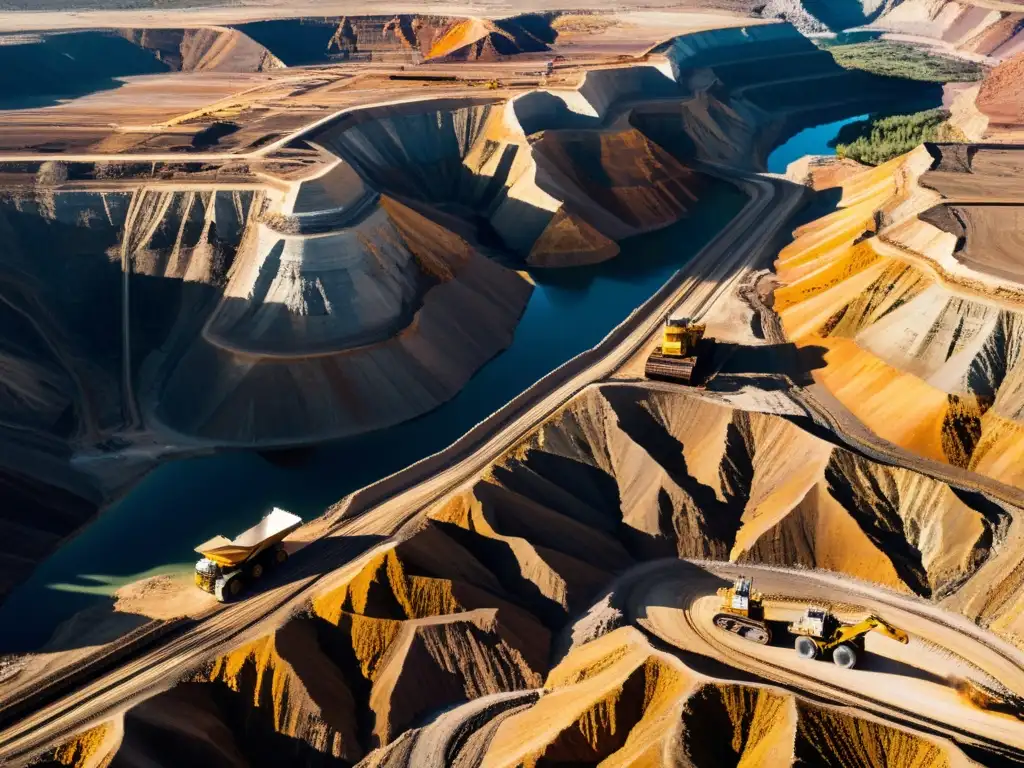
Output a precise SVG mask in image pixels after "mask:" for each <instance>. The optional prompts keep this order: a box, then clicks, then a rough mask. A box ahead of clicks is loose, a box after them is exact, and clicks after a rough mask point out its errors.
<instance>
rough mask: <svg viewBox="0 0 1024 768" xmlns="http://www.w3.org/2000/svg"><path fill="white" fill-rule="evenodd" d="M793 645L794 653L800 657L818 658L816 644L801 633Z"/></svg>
mask: <svg viewBox="0 0 1024 768" xmlns="http://www.w3.org/2000/svg"><path fill="white" fill-rule="evenodd" d="M794 647H795V648H796V655H797V656H799V657H800V658H801V659H816V658H818V653H819V651H818V644H817V643H816V642H814V641H813V640H811V638H809V637H806V636H804V635H801V636H800V637H798V638H797V639H796V643H794Z"/></svg>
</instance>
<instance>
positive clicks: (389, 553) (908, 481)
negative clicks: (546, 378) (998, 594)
mask: <svg viewBox="0 0 1024 768" xmlns="http://www.w3.org/2000/svg"><path fill="white" fill-rule="evenodd" d="M972 503H974V504H975V506H972ZM979 509H982V510H983V511H984V512H986V513H988V508H987V507H984V505H983V504H982V503H981V502H980V501H978V500H974V499H971V498H969V497H968V498H966V499H965V498H961V495H957V494H955V493H953V492H952V491H951V490H950V489H949V488H948V487H947V486H944V485H942V484H941V483H938V482H936V481H934V480H931V479H929V478H926V477H923V476H921V475H916V474H914V473H912V472H909V471H907V470H903V469H898V468H893V467H890V466H886V465H881V464H876V463H873V462H870V461H868V460H866V459H864V458H862V457H860V456H856V455H854V454H851V453H849V452H847V451H845V450H842V449H839V448H837V447H835V446H833V445H832V444H830V443H826V442H823V441H821V440H819V439H818V438H816V437H814V436H812V435H810V434H808V433H806V432H803V431H801V430H800V429H799V428H798V427H797V426H795V425H794V424H792V423H790V422H788V421H786V420H784V419H782V418H780V417H776V416H768V415H764V414H756V413H746V412H741V411H732V410H730V409H728V408H726V407H724V406H720V405H715V404H712V403H710V402H707V401H704V400H701V399H699V398H698V397H695V396H692V395H690V394H686V393H679V392H673V393H668V392H660V391H651V390H649V389H646V388H644V387H642V386H630V385H627V386H622V385H607V386H605V387H602V388H599V389H596V390H589V391H588V392H587V393H586V394H583V395H580V396H578V397H577V398H575V399H574V400H573V401H571V402H570V403H569V404H568V405H567V406H566V407H565V408H564V409H563V411H562V412H561V413H559V414H558V415H556V416H555V417H553V418H552V419H551V420H550V421H549V422H548V423H546V424H544V425H543V426H542V427H541V428H540V429H539V430H538V431H537V432H536V433H535V434H533V435H530V436H528V437H526V438H524V440H523V441H522V442H521V444H519V445H517V446H516V447H515V448H513V449H512V450H510V451H509V452H508V454H507V455H506V456H504V457H502V459H500V460H499V461H498V462H497V463H496V464H495V465H494V466H493V467H491V468H490V469H489V470H487V471H486V472H485V473H484V475H483V476H482V477H481V478H480V480H479V481H478V482H477V483H476V484H475V485H474V486H473V487H472V488H471V489H469V490H467V491H465V492H463V493H460V494H457V495H455V496H454V497H452V498H450V499H448V500H447V501H445V502H443V503H440V504H439V505H438V506H436V507H435V508H433V509H431V510H430V512H429V513H428V515H427V516H426V519H425V520H424V521H423V522H422V523H421V524H420V525H419V526H418V527H417V528H416V529H415V530H413V531H411V532H410V534H409V535H408V536H406V537H403V538H401V539H400V540H397V541H392V542H389V543H387V544H386V545H384V546H382V547H380V548H378V549H376V550H373V551H372V552H370V553H368V554H367V555H365V556H363V558H362V559H361V560H359V561H358V564H357V567H355V568H352V569H350V570H349V571H347V572H346V574H345V576H344V578H341V579H337V580H335V581H333V582H332V583H330V584H329V585H326V586H324V588H323V589H322V590H321V591H320V592H319V593H318V594H316V595H315V596H314V598H313V599H312V601H311V603H310V604H309V605H308V607H307V610H306V611H305V612H304V613H302V614H300V615H297V616H293V617H291V618H289V619H288V620H287V621H286V622H285V623H284V624H283V625H282V626H280V627H279V628H278V629H277V630H276V631H275V632H273V633H272V634H270V635H267V636H265V637H262V638H259V639H257V640H255V641H252V642H250V643H248V644H246V645H244V646H242V647H240V648H238V649H236V650H234V651H232V652H231V653H228V654H225V655H223V656H221V657H219V658H217V659H215V660H214V661H213V662H212V663H211V664H209V665H208V666H207V667H206V668H205V669H203V670H201V671H199V672H197V673H196V674H195V675H193V676H191V677H190V678H189V679H188V680H187V681H186V682H184V683H182V684H180V685H178V686H177V687H175V688H174V689H172V690H171V691H169V692H167V693H163V694H160V695H158V696H156V697H155V698H152V699H150V700H149V701H147V702H145V703H144V704H141V705H138V706H136V707H133V708H131V709H129V710H128V711H127V712H126V713H125V714H124V715H123V717H122V718H120V719H118V720H117V721H116V723H115V725H116V727H117V728H118V729H121V730H119V731H118V733H121V732H122V731H123V736H119V739H120V741H118V742H116V743H115V742H114V741H110V742H109V743H108V742H107V741H102V740H100V739H99V738H98V737H95V736H91V735H83V736H80V737H79V738H78V740H73V741H69V742H68V744H66V745H64V746H62V747H61V749H63V750H65V752H66V751H67V750H80V751H83V753H84V750H85V746H83V745H84V744H93V742H96V744H100V742H101V741H102V745H103V748H102V750H101V749H100V747H99V746H96V747H95V750H96V751H97V752H100V753H101V754H102V755H104V756H105V757H107V758H110V757H113V759H114V760H115V764H125V765H133V764H135V763H133V762H132V760H133V759H135V758H136V757H137V756H141V755H145V756H146V758H147V759H149V760H151V761H153V763H155V764H156V765H165V764H166V765H171V764H176V762H177V763H180V762H181V761H182V760H185V759H189V760H193V761H196V760H198V761H200V762H199V763H197V764H212V763H210V762H209V761H221V764H230V765H246V766H262V765H270V764H280V763H281V762H282V761H303V762H312V763H314V764H341V763H353V762H356V761H359V760H365V763H364V764H365V765H367V766H398V765H407V764H420V762H419V761H429V760H434V759H440V758H439V757H438V756H443V757H444V759H445V760H446V761H447V762H446V764H451V765H458V766H470V765H509V764H523V765H537V764H541V763H544V762H547V761H559V762H567V761H576V762H581V761H582V762H587V763H591V764H592V763H596V762H600V761H602V760H612V761H613V762H614V761H621V762H622V763H624V764H634V763H637V762H640V763H643V762H653V763H655V764H659V763H660V760H661V759H662V757H663V756H664V755H666V754H670V755H675V756H676V758H675V759H678V760H679V761H680V762H683V763H684V764H693V765H707V766H709V767H710V766H717V765H722V764H731V763H732V762H735V761H737V760H741V761H747V762H749V763H750V764H755V765H756V764H772V765H776V764H778V765H789V764H794V765H795V764H803V763H810V764H818V763H819V762H822V761H830V762H828V764H834V765H841V766H847V765H852V766H861V765H863V766H869V765H876V764H878V763H879V762H880V761H882V762H884V761H885V760H886V759H893V756H896V755H898V756H899V757H900V760H905V761H906V762H907V764H912V765H922V766H943V765H946V764H947V761H948V760H954V761H955V759H958V758H959V753H958V752H957V751H956V749H955V748H954V747H952V746H951V745H950V744H949V743H947V742H943V743H939V742H932V741H929V740H927V739H924V738H922V737H921V736H919V735H915V734H911V733H909V732H906V731H903V730H900V729H898V728H893V727H889V726H885V725H881V724H879V723H877V722H875V721H870V722H869V721H865V720H862V719H860V718H859V717H858V716H856V714H853V713H851V711H849V710H843V711H838V710H833V709H830V708H826V707H821V706H817V705H811V704H808V703H807V702H805V701H803V700H798V699H796V698H794V697H793V696H792V695H791V694H790V693H788V692H784V691H781V690H775V689H768V688H765V687H763V686H761V687H746V686H744V685H739V684H733V683H727V682H722V681H718V682H715V681H709V679H708V678H707V677H706V676H705V675H703V674H697V673H696V672H694V671H693V670H692V669H690V668H689V667H688V666H686V664H685V663H684V662H683V661H680V659H679V658H676V657H675V656H672V655H670V654H667V653H664V652H662V651H657V650H655V649H654V648H653V647H652V646H651V645H650V644H649V642H648V640H647V639H646V636H645V635H644V634H642V633H641V632H640V631H639V630H638V629H637V628H635V627H633V626H627V623H628V622H627V621H625V620H624V618H623V612H622V610H620V608H621V607H622V605H624V603H622V600H624V599H625V598H623V597H622V596H621V595H618V594H609V593H608V585H609V584H610V583H611V582H612V580H613V579H614V577H615V576H616V575H617V574H620V573H622V572H623V571H625V570H627V569H628V568H630V567H631V566H633V565H635V564H637V563H639V562H642V561H644V560H647V559H651V558H658V557H662V556H666V555H667V556H670V557H671V556H676V555H683V556H697V557H715V558H722V559H725V558H728V559H732V560H740V561H749V562H759V563H771V564H780V565H781V564H784V565H788V566H793V565H803V566H806V567H811V568H826V569H829V570H832V571H836V572H840V573H846V574H849V575H853V576H856V577H859V578H862V579H870V580H872V581H875V582H880V583H883V584H887V585H889V586H891V587H893V588H895V589H898V590H903V591H907V592H911V591H912V592H917V593H918V594H921V595H940V594H951V593H952V594H959V593H958V592H957V591H958V590H961V591H964V594H967V592H969V590H970V589H971V584H972V583H973V582H972V579H978V578H981V576H980V575H979V570H978V569H979V568H985V567H988V565H989V564H990V562H994V560H995V559H998V558H992V557H991V552H990V550H989V547H990V545H991V544H992V539H991V535H990V534H991V530H990V526H991V525H993V523H992V522H990V521H989V520H988V519H987V518H986V517H985V516H984V515H983V514H982V512H981V511H979ZM1002 554H1006V555H1007V557H1009V558H1010V559H1013V557H1014V554H1013V553H1012V552H1009V553H1002ZM1018 554H1019V553H1018ZM1007 562H1008V561H1007ZM602 595H606V597H604V598H602ZM613 603H614V604H613ZM617 606H618V607H617ZM579 617H582V618H579ZM570 634H571V637H570ZM112 722H113V721H112ZM111 727H113V726H111ZM157 745H159V747H160V749H161V750H163V751H162V752H161V753H159V754H158V753H157V751H156V749H157ZM61 754H64V753H61ZM76 754H77V753H76ZM90 754H91V753H90ZM203 761H207V762H203ZM139 764H146V763H139ZM149 764H152V763H149Z"/></svg>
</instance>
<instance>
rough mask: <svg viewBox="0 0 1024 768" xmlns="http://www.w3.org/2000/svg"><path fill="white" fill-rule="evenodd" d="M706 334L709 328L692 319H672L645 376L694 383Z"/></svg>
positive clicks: (666, 326)
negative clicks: (701, 346) (702, 341)
mask: <svg viewBox="0 0 1024 768" xmlns="http://www.w3.org/2000/svg"><path fill="white" fill-rule="evenodd" d="M706 330H707V326H706V325H703V324H698V323H695V322H694V321H693V320H692V319H691V318H689V317H670V318H669V319H668V320H666V321H665V330H664V333H663V336H662V340H661V344H660V345H659V346H658V347H657V348H655V350H654V351H653V352H651V355H650V357H648V358H647V365H646V366H645V367H644V375H645V376H647V378H649V379H660V380H662V381H677V382H681V383H683V384H690V383H692V381H693V369H694V366H696V364H697V346H698V345H699V344H700V342H701V339H703V338H704V332H705V331H706Z"/></svg>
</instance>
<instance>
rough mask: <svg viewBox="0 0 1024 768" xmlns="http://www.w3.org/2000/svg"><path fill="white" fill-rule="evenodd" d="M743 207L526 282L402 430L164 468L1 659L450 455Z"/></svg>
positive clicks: (735, 201)
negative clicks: (479, 347) (271, 517)
mask: <svg viewBox="0 0 1024 768" xmlns="http://www.w3.org/2000/svg"><path fill="white" fill-rule="evenodd" d="M745 202H746V197H745V196H743V195H742V194H741V193H740V192H739V191H737V190H736V189H735V188H734V187H732V186H731V185H726V184H722V185H721V187H720V189H719V191H718V192H717V193H716V194H715V195H711V196H709V197H708V198H705V202H703V203H702V204H701V205H700V206H699V207H698V209H697V210H695V211H693V213H692V215H691V217H690V218H689V219H686V220H684V221H682V222H680V223H679V224H676V225H674V226H671V227H668V228H666V229H663V230H660V231H658V232H655V233H652V234H648V235H643V236H640V237H636V238H632V239H630V240H626V241H625V242H623V243H622V253H621V254H620V255H619V256H618V257H617V258H615V259H613V260H612V261H610V262H607V263H605V264H599V265H595V266H591V267H578V268H574V269H567V270H552V271H544V270H534V271H533V272H532V273H531V275H532V277H533V278H534V280H535V281H536V284H537V285H536V289H535V290H534V292H533V295H532V297H531V298H530V301H529V304H528V306H527V308H526V312H525V313H524V315H523V318H522V320H521V322H520V324H519V326H518V328H517V329H516V333H515V338H514V340H513V342H512V344H511V346H509V348H508V349H507V350H505V352H503V353H502V354H500V355H499V356H498V357H496V358H495V359H494V360H492V361H491V362H490V363H488V364H487V365H486V366H484V367H483V368H482V369H481V370H480V371H479V372H478V373H477V374H476V376H474V377H473V379H471V380H470V382H469V383H468V384H467V385H466V387H465V388H463V390H462V391H461V392H460V393H459V394H458V395H457V396H456V397H455V398H453V399H452V400H450V401H449V402H448V403H446V404H444V405H442V406H441V407H439V408H437V409H436V410H434V411H432V412H430V413H429V414H427V415H425V416H423V417H421V418H418V419H415V420H413V421H410V422H406V423H405V424H401V425H399V426H397V427H393V428H391V429H388V430H383V431H381V432H376V433H371V434H369V435H364V436H362V437H359V438H355V439H351V440H344V441H339V442H336V443H330V444H326V445H322V446H319V447H317V448H315V449H312V450H310V451H309V452H308V455H306V456H304V460H303V461H301V462H297V465H296V466H281V464H280V463H276V464H272V463H270V462H268V461H267V460H265V459H264V458H262V457H261V456H259V455H258V454H256V453H247V452H240V453H229V454H221V455H217V456H212V457H204V458H196V459H186V460H182V461H175V462H171V463H169V464H165V465H163V466H161V467H160V468H158V469H156V470H155V471H153V472H152V473H150V474H149V475H147V476H146V477H145V478H144V479H143V480H142V481H141V482H140V483H139V484H138V485H137V486H136V487H135V488H134V489H132V492H131V493H130V494H129V495H128V496H127V497H125V498H124V499H123V500H121V501H120V502H118V503H117V504H115V505H113V506H112V507H111V508H110V509H108V510H107V511H106V512H104V513H103V514H102V515H101V516H100V517H99V518H98V519H97V520H96V522H94V523H92V524H91V525H90V526H89V527H88V528H86V529H85V530H83V531H82V533H81V534H79V535H78V536H77V537H76V538H74V539H72V540H71V541H70V542H68V543H67V544H65V545H64V546H63V547H61V549H60V550H59V551H57V552H56V553H54V554H53V555H52V556H51V557H50V558H49V559H47V560H46V561H44V562H43V563H42V564H41V565H40V566H39V567H38V568H37V569H36V570H35V572H34V573H33V575H32V577H31V578H30V579H29V580H28V581H27V582H25V583H24V584H23V585H21V586H20V587H19V588H18V589H17V590H16V591H15V592H13V593H12V594H11V596H10V597H9V598H8V599H7V600H6V601H5V602H4V604H3V606H2V607H0V649H4V650H24V649H30V648H33V647H38V646H39V644H41V643H42V642H45V641H46V639H47V638H48V637H49V636H50V635H51V634H52V632H53V630H54V629H55V628H56V626H57V624H58V623H60V622H61V621H63V620H64V619H66V618H68V617H70V616H71V615H72V614H73V613H75V612H77V611H79V610H81V609H83V608H86V607H89V606H90V605H96V604H103V603H107V604H109V603H110V598H109V595H110V594H111V593H112V592H113V591H114V590H115V589H116V588H117V587H119V586H121V585H122V584H125V583H128V582H131V581H135V580H136V579H138V578H142V577H145V576H150V575H154V574H157V573H167V572H174V571H183V570H190V569H191V568H192V566H193V565H194V563H195V560H196V558H197V556H196V555H195V554H194V553H193V552H192V548H193V547H194V546H195V545H196V544H197V543H199V542H202V541H205V540H206V539H208V538H210V537H211V536H214V535H216V534H226V535H234V534H235V533H237V532H239V531H241V530H244V529H245V528H246V527H248V526H249V525H251V524H252V523H253V522H255V521H256V520H257V519H259V518H260V517H261V516H262V515H263V514H265V513H266V512H267V511H269V509H270V508H271V507H273V506H279V507H283V508H284V509H287V510H290V511H292V512H295V513H296V514H298V515H301V516H302V517H303V518H304V519H311V518H314V517H316V516H318V515H320V514H322V513H323V512H324V510H325V509H326V508H327V507H328V506H330V505H331V504H333V503H335V502H336V501H338V500H339V499H340V498H341V497H343V496H344V495H346V494H348V493H351V492H352V491H354V490H357V489H358V488H362V487H363V486H365V485H368V484H370V483H372V482H374V481H376V480H378V479H380V478H382V477H386V476H387V475H390V474H392V473H394V472H397V471H398V470H400V469H402V468H403V467H406V466H408V465H409V464H412V463H413V462H415V461H418V460H419V459H421V458H423V457H425V456H429V455H430V454H432V453H436V452H437V451H439V450H441V449H442V448H444V447H446V446H448V445H450V444H451V443H452V442H453V441H454V440H456V439H457V438H458V437H460V436H461V435H463V434H464V433H465V432H466V431H467V430H469V429H470V428H471V427H473V426H474V425H475V424H477V423H478V422H480V421H481V420H482V419H484V418H485V417H487V416H488V415H490V414H491V413H493V412H494V411H495V410H497V409H498V408H500V407H501V406H502V405H504V404H505V403H507V402H508V401H509V400H511V399H512V398H514V397H515V396H516V395H518V394H519V393H520V392H522V391H523V390H524V389H526V388H527V387H529V386H530V385H531V384H533V383H534V382H535V381H537V380H538V379H540V378H541V377H543V376H544V375H545V374H547V373H548V372H550V371H552V370H554V369H555V368H557V367H558V366H559V365H561V364H562V363H564V362H565V361H566V360H569V359H570V358H572V357H575V356H576V355H577V354H579V353H580V352H582V351H583V350H585V349H588V348H590V347H592V346H594V345H595V344H596V343H597V342H598V341H600V340H601V339H602V338H603V337H604V336H605V335H606V334H607V333H608V332H609V331H610V330H611V329H612V328H614V327H615V326H616V325H618V324H619V323H620V322H622V320H623V319H625V318H626V316H627V315H628V314H629V313H630V312H632V311H633V310H634V309H636V307H638V306H639V305H640V304H642V303H643V302H644V301H646V300H647V299H648V298H649V297H650V296H651V295H652V294H653V293H654V292H655V291H656V290H657V289H658V288H659V287H661V285H663V284H664V282H665V281H666V280H667V279H668V277H669V276H670V275H671V274H672V273H673V272H674V271H675V270H677V269H678V268H679V267H680V266H682V265H683V264H685V263H686V262H687V261H689V260H690V259H691V258H692V257H693V256H694V255H696V254H697V252H698V251H700V249H701V248H702V247H703V246H704V245H705V244H706V243H707V242H708V241H710V240H711V239H712V238H713V237H714V236H715V235H716V234H717V233H718V232H719V231H720V230H721V229H722V228H723V227H725V226H726V224H728V222H729V221H730V220H731V219H732V218H733V217H734V216H735V215H736V214H737V213H738V212H739V211H740V209H741V208H742V207H743V205H744V203H745Z"/></svg>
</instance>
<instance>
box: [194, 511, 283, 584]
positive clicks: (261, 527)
mask: <svg viewBox="0 0 1024 768" xmlns="http://www.w3.org/2000/svg"><path fill="white" fill-rule="evenodd" d="M300 525H302V518H301V517H299V516H298V515H293V514H292V513H291V512H285V511H284V510H283V509H278V508H276V507H275V508H274V510H273V511H272V512H271V513H270V514H269V515H267V516H266V517H264V518H263V519H262V520H260V521H259V522H258V523H257V524H256V525H254V526H253V527H252V528H250V529H249V530H247V531H243V532H242V533H240V534H238V535H237V536H236V537H235V538H234V539H228V538H227V537H226V536H214V537H213V538H212V539H210V540H209V541H205V542H203V543H202V544H200V545H199V546H198V547H196V552H198V553H199V554H201V555H202V556H203V559H202V560H200V561H199V562H198V563H196V573H195V582H196V586H197V587H199V588H200V589H201V590H203V591H204V592H209V593H211V594H212V595H214V596H215V597H216V598H217V599H218V600H219V601H220V602H222V603H224V602H228V601H229V600H233V599H235V598H237V597H239V596H240V595H241V594H242V593H243V592H244V591H245V589H246V587H247V586H248V585H249V584H250V583H251V582H254V581H258V580H259V579H261V578H263V575H264V574H265V573H266V572H267V570H268V569H269V568H272V567H274V566H277V565H282V564H283V563H285V562H286V561H287V560H288V550H286V549H285V548H284V544H283V539H284V538H285V537H286V536H287V535H288V534H289V533H291V532H292V531H294V530H295V529H296V528H298V527H299V526H300Z"/></svg>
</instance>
